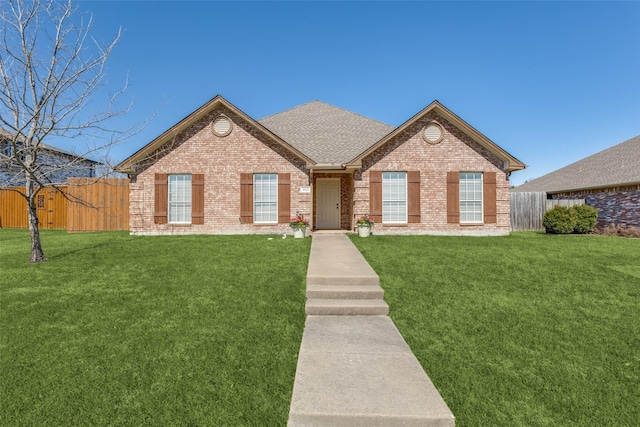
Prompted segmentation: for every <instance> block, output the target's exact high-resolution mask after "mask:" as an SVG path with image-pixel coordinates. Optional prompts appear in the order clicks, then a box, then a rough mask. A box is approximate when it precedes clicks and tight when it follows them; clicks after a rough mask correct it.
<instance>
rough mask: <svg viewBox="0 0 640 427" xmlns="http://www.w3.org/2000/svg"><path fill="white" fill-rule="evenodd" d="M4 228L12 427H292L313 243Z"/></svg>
mask: <svg viewBox="0 0 640 427" xmlns="http://www.w3.org/2000/svg"><path fill="white" fill-rule="evenodd" d="M42 237H43V246H44V250H45V254H46V255H47V257H48V258H49V261H48V262H46V263H43V264H36V265H33V264H29V263H28V262H27V260H28V257H29V239H28V232H27V231H26V230H2V229H0V272H1V275H0V330H1V332H0V334H1V335H0V425H3V426H5V425H6V426H40V425H52V426H53V425H56V426H58V425H65V426H71V425H82V426H85V425H118V426H127V425H128V426H141V425H154V426H155V425H167V426H168V425H173V426H196V425H216V426H218V425H229V426H241V425H247V426H257V425H265V426H266V425H284V424H286V420H287V417H288V410H289V403H290V398H291V391H292V387H293V380H294V376H295V368H296V361H297V355H298V350H299V346H300V341H301V338H302V330H303V326H304V291H305V288H304V286H305V285H304V283H305V275H306V268H307V261H308V253H309V246H310V243H311V242H310V239H304V240H302V239H291V238H289V239H286V240H283V239H281V238H279V237H277V236H276V238H274V239H273V240H268V239H267V236H164V237H159V236H155V237H132V236H129V235H128V234H127V233H113V232H112V233H90V234H66V233H65V232H64V231H62V232H61V231H48V230H44V231H42Z"/></svg>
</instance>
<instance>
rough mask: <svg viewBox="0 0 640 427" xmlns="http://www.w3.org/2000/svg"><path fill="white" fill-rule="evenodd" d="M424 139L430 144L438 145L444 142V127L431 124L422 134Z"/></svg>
mask: <svg viewBox="0 0 640 427" xmlns="http://www.w3.org/2000/svg"><path fill="white" fill-rule="evenodd" d="M422 137H423V138H424V140H425V141H427V142H428V143H430V144H437V143H438V142H440V141H442V137H443V132H442V127H441V126H440V125H439V124H437V123H429V124H428V125H427V126H425V128H424V131H423V132H422Z"/></svg>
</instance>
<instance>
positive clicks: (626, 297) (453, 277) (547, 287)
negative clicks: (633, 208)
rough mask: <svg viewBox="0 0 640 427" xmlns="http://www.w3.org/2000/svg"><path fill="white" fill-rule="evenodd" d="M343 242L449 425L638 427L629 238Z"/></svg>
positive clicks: (639, 343) (639, 363)
mask: <svg viewBox="0 0 640 427" xmlns="http://www.w3.org/2000/svg"><path fill="white" fill-rule="evenodd" d="M352 240H353V242H354V243H355V244H356V246H357V247H358V248H359V249H360V251H361V252H362V253H363V255H364V256H365V258H366V259H367V260H368V261H369V263H370V264H371V266H372V267H373V268H374V270H375V271H376V272H377V273H378V274H379V276H380V280H381V285H382V287H383V288H384V289H385V300H386V301H387V302H388V303H389V306H390V315H391V317H392V319H393V320H394V322H395V323H396V325H397V326H398V328H399V330H400V332H401V333H402V335H403V336H404V338H405V340H406V341H407V343H408V344H409V346H410V347H411V349H412V350H413V352H414V354H415V355H416V356H417V358H418V360H419V361H420V362H421V364H422V366H423V367H424V368H425V370H426V372H427V373H428V374H429V376H430V378H431V380H432V381H433V382H434V384H435V385H436V387H437V388H438V390H439V391H440V393H441V394H442V396H443V398H444V399H445V401H446V402H447V404H448V405H449V407H450V408H451V410H452V412H453V413H454V415H455V416H456V426H459V427H460V426H637V425H639V424H640V405H639V404H638V402H640V270H638V268H639V266H640V240H637V239H621V238H611V237H598V236H551V235H544V234H540V233H514V234H512V235H511V236H508V237H434V236H373V237H372V238H367V239H360V238H358V237H355V236H353V237H352Z"/></svg>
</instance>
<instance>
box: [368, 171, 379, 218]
mask: <svg viewBox="0 0 640 427" xmlns="http://www.w3.org/2000/svg"><path fill="white" fill-rule="evenodd" d="M369 217H370V218H371V220H372V221H373V222H377V223H380V222H382V172H381V171H370V172H369Z"/></svg>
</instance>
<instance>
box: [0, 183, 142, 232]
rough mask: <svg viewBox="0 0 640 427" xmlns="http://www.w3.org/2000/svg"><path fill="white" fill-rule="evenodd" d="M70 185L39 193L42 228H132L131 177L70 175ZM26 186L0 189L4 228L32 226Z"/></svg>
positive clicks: (80, 229)
mask: <svg viewBox="0 0 640 427" xmlns="http://www.w3.org/2000/svg"><path fill="white" fill-rule="evenodd" d="M68 184H69V185H67V186H65V187H58V188H60V190H61V191H57V190H56V189H54V188H53V187H46V188H44V189H42V190H41V191H40V193H39V194H38V196H37V199H36V200H37V215H38V221H39V224H40V228H66V229H67V231H68V232H75V231H106V230H128V229H129V179H126V178H105V179H101V180H99V181H96V180H94V179H91V178H70V179H69V181H68ZM19 192H20V193H22V194H24V188H21V187H15V188H12V189H11V190H0V227H3V228H28V227H29V224H28V219H27V203H26V200H25V198H24V197H22V196H21V195H20V194H18V193H19Z"/></svg>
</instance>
